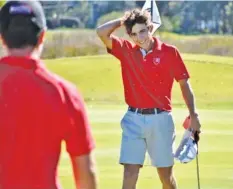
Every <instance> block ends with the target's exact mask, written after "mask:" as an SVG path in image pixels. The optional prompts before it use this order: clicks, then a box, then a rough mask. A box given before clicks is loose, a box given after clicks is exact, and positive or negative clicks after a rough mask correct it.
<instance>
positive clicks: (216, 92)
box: [46, 54, 233, 109]
mask: <svg viewBox="0 0 233 189" xmlns="http://www.w3.org/2000/svg"><path fill="white" fill-rule="evenodd" d="M183 57H184V61H185V63H186V65H187V67H188V69H189V72H190V75H191V83H192V86H193V90H194V92H195V95H196V101H197V106H198V107H199V108H208V109H210V108H221V109H231V108H232V107H233V98H232V95H233V82H232V81H233V58H228V57H218V56H208V55H189V54H184V55H183ZM46 62H47V63H48V64H47V66H48V67H49V68H50V69H51V70H53V71H55V72H56V73H58V74H60V75H62V76H64V77H65V78H67V79H68V80H70V81H72V82H74V83H75V84H76V85H77V86H78V88H79V90H80V91H81V92H82V94H83V96H84V97H85V100H86V102H88V103H90V104H93V103H94V104H96V103H100V104H103V103H107V104H109V103H110V104H119V103H120V104H124V100H123V88H122V80H121V70H120V64H119V61H118V60H117V59H116V58H114V57H111V56H108V55H104V56H89V57H81V58H64V59H57V60H47V61H46ZM183 105H184V102H183V99H182V97H181V93H180V89H179V87H178V85H177V83H175V85H174V89H173V106H175V107H183Z"/></svg>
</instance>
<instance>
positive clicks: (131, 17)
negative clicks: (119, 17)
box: [124, 9, 151, 35]
mask: <svg viewBox="0 0 233 189" xmlns="http://www.w3.org/2000/svg"><path fill="white" fill-rule="evenodd" d="M125 17H126V18H125V21H124V25H125V27H126V31H127V33H128V34H129V35H130V34H131V32H132V28H133V26H134V25H135V24H145V25H146V26H149V25H150V24H151V15H150V13H149V12H148V11H147V10H144V11H141V10H140V9H134V10H132V11H130V12H126V13H125Z"/></svg>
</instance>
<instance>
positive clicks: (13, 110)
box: [0, 1, 96, 189]
mask: <svg viewBox="0 0 233 189" xmlns="http://www.w3.org/2000/svg"><path fill="white" fill-rule="evenodd" d="M45 30H46V22H45V16H44V12H43V9H42V7H41V5H40V3H39V2H38V1H8V2H7V3H6V4H5V5H4V6H3V7H2V9H1V11H0V34H1V39H2V42H3V44H4V46H5V47H6V50H7V53H8V55H7V56H6V57H3V58H1V59H0V152H1V153H0V188H1V189H59V188H61V187H60V186H59V184H58V178H57V165H58V161H59V157H60V152H61V144H62V141H63V140H64V141H65V144H66V150H67V152H68V153H69V155H70V158H71V162H72V165H73V172H74V176H75V181H76V188H82V189H96V175H95V165H94V159H93V157H92V150H93V148H94V141H93V138H92V135H91V132H90V126H89V121H88V118H87V114H86V111H85V105H84V102H83V99H82V97H81V96H80V95H79V93H78V92H77V91H76V88H75V87H74V86H73V85H72V84H71V83H69V82H67V81H65V80H64V79H62V78H60V77H58V76H56V75H55V74H53V73H51V72H49V71H48V70H47V69H46V68H45V66H44V64H43V63H42V62H41V60H40V59H39V57H40V54H41V52H42V48H43V41H44V34H45Z"/></svg>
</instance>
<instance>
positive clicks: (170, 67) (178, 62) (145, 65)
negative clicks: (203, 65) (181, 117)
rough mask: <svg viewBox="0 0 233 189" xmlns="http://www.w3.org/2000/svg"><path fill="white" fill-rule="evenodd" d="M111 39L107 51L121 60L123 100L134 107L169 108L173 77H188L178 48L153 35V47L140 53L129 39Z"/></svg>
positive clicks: (168, 109)
mask: <svg viewBox="0 0 233 189" xmlns="http://www.w3.org/2000/svg"><path fill="white" fill-rule="evenodd" d="M112 40H113V41H112V50H109V49H108V52H109V53H111V54H112V55H114V56H115V57H116V58H118V59H119V60H120V61H121V70H122V79H123V84H124V93H125V101H126V103H127V104H128V105H129V106H132V107H135V108H160V109H163V110H167V111H170V110H171V109H172V107H171V90H172V86H173V81H174V79H175V80H177V81H179V80H181V79H188V78H189V73H188V71H187V69H186V67H185V64H184V62H183V60H182V58H181V56H180V54H179V52H178V50H177V49H176V48H175V47H174V46H170V45H168V44H165V43H162V42H161V41H160V40H159V39H157V38H154V41H155V45H154V48H153V49H152V51H151V52H149V53H148V54H146V55H145V56H143V54H142V52H141V50H140V48H139V47H138V46H136V45H135V44H133V43H131V42H130V41H128V40H124V39H121V38H118V37H116V36H112Z"/></svg>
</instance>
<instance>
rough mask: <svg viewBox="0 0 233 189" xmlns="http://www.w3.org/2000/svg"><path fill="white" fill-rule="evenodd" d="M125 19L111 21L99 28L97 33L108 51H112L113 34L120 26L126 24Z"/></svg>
mask: <svg viewBox="0 0 233 189" xmlns="http://www.w3.org/2000/svg"><path fill="white" fill-rule="evenodd" d="M124 20H125V19H124V17H122V18H119V19H116V20H112V21H109V22H107V23H105V24H103V25H100V26H99V27H97V29H96V32H97V35H98V36H99V38H100V39H101V40H102V42H103V43H104V44H105V46H106V47H107V48H108V49H112V38H111V34H112V33H113V32H114V31H115V30H116V29H117V28H119V27H120V26H122V25H123V24H124Z"/></svg>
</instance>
